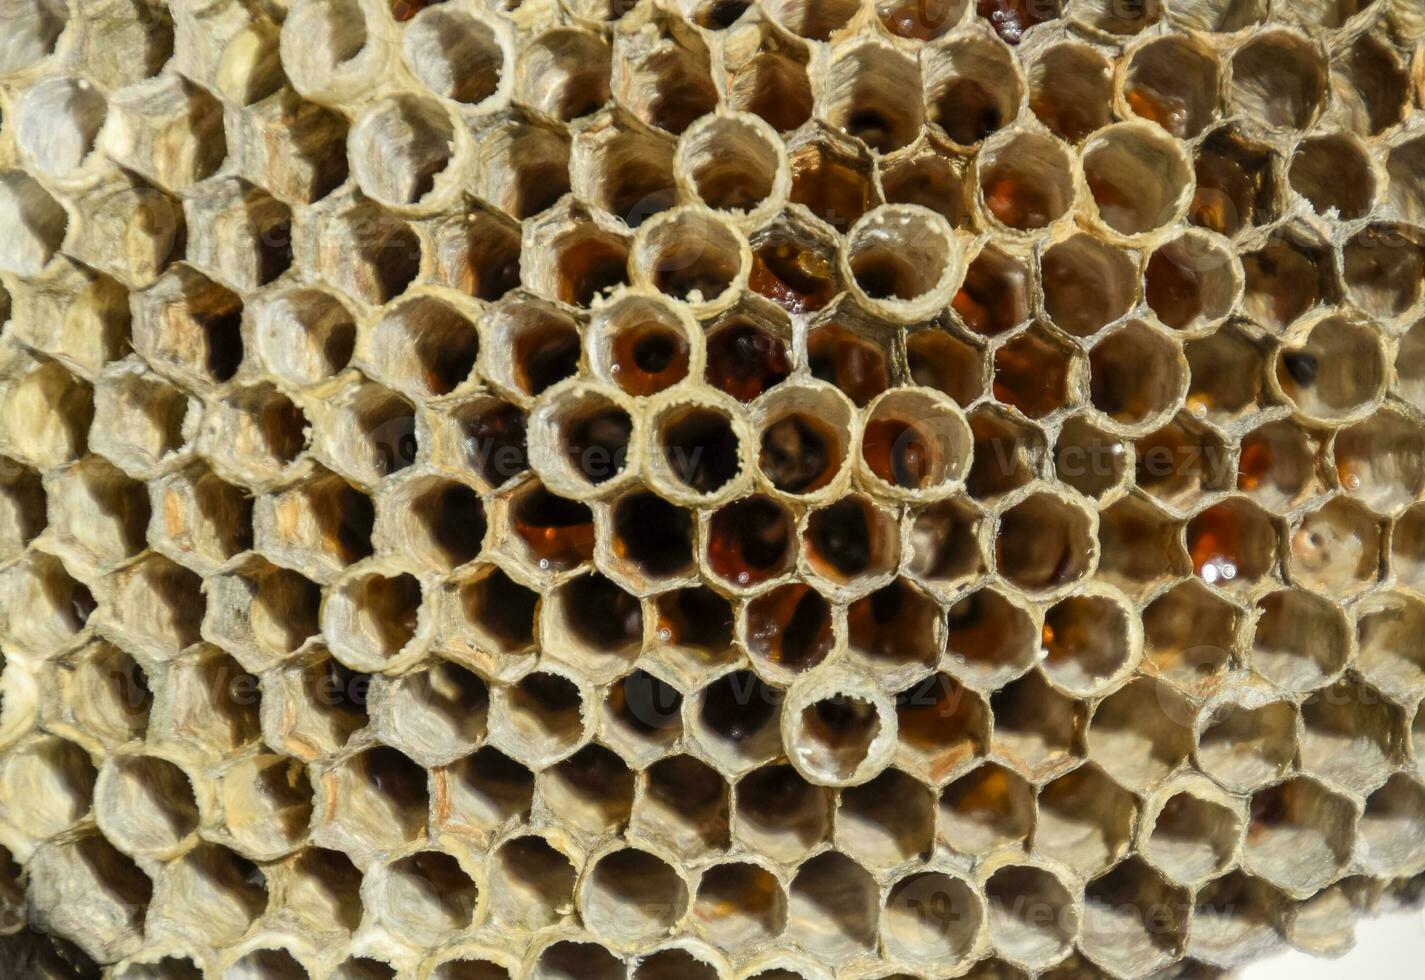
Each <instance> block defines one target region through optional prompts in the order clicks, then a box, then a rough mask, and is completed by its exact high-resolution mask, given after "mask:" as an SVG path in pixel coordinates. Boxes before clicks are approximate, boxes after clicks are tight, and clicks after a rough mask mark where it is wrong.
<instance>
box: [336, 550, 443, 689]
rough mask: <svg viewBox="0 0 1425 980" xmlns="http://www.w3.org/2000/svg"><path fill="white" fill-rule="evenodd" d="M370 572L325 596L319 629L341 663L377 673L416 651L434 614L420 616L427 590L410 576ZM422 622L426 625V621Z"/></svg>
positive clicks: (398, 573) (339, 585)
mask: <svg viewBox="0 0 1425 980" xmlns="http://www.w3.org/2000/svg"><path fill="white" fill-rule="evenodd" d="M388 571H392V572H393V574H391V575H385V574H382V573H381V572H379V571H374V570H366V571H362V572H358V573H356V574H353V575H351V576H349V577H348V578H347V579H346V580H345V581H343V582H341V583H339V584H338V585H337V586H335V587H334V588H333V589H332V590H331V591H330V592H329V593H327V595H326V597H325V601H324V602H323V603H322V607H321V629H322V633H323V634H324V635H325V637H326V641H327V645H328V646H329V647H331V650H332V653H334V654H335V655H336V656H337V658H338V659H340V660H341V661H342V662H343V663H346V664H347V665H348V666H352V667H356V668H357V669H377V668H379V667H381V666H383V665H384V664H386V662H387V661H389V660H391V659H392V658H395V657H398V656H400V655H401V654H403V653H405V654H410V653H411V652H413V651H414V650H416V649H417V648H418V646H419V645H420V643H419V641H418V642H416V643H413V642H412V641H416V640H417V633H418V632H420V631H421V627H422V626H425V627H426V629H425V631H424V632H429V630H430V622H431V620H432V618H433V614H432V613H431V612H427V614H426V615H425V616H424V617H422V616H421V608H422V606H424V605H426V599H427V596H426V591H425V588H424V586H423V585H422V583H421V581H420V580H419V579H417V578H416V577H415V576H414V575H411V574H410V573H408V572H400V571H396V570H394V569H388ZM431 598H432V604H433V601H434V594H432V596H431ZM423 620H424V622H423Z"/></svg>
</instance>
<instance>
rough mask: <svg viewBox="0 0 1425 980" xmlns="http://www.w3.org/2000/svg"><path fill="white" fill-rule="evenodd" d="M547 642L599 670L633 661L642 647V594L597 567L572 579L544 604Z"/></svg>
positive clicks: (586, 667)
mask: <svg viewBox="0 0 1425 980" xmlns="http://www.w3.org/2000/svg"><path fill="white" fill-rule="evenodd" d="M542 611H543V615H542V618H541V634H542V637H543V640H544V643H545V645H546V648H547V649H548V650H549V651H550V652H552V653H554V654H555V655H557V656H562V657H563V658H564V659H565V660H567V661H569V662H571V663H574V664H576V665H578V666H580V667H581V668H583V669H584V670H586V671H594V672H598V673H600V674H602V673H604V672H606V671H608V670H610V669H617V663H618V662H622V661H632V660H633V659H634V658H636V657H637V656H638V653H639V651H640V650H641V649H642V647H643V609H642V605H641V604H640V602H639V600H638V598H637V597H635V596H632V595H630V594H629V593H627V592H625V591H624V590H623V589H622V588H620V587H619V586H618V585H616V584H615V583H614V582H612V581H610V580H609V579H607V578H605V577H604V576H602V575H599V574H596V573H589V574H585V575H580V576H578V577H577V578H573V579H570V580H569V581H567V582H565V583H564V584H562V585H560V586H559V588H558V589H557V590H556V591H554V592H553V593H551V594H550V601H549V602H547V603H545V604H544V605H543V607H542Z"/></svg>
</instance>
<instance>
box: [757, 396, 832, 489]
mask: <svg viewBox="0 0 1425 980" xmlns="http://www.w3.org/2000/svg"><path fill="white" fill-rule="evenodd" d="M854 414H855V409H854V408H853V407H852V405H851V404H850V402H849V401H847V400H846V399H845V398H843V397H841V396H840V395H839V394H835V393H834V392H833V389H830V388H821V387H805V388H802V387H792V386H790V385H787V386H784V387H782V388H781V389H779V390H778V391H777V392H775V393H772V394H769V395H768V396H767V397H766V398H765V399H763V400H762V401H761V403H760V404H759V405H758V407H757V411H756V413H755V414H754V417H753V422H754V424H755V425H756V426H757V429H758V440H759V443H760V445H759V449H758V455H757V468H758V470H759V471H760V473H761V475H762V476H763V477H764V478H765V479H766V480H767V482H769V483H770V484H771V485H772V486H773V487H774V488H775V489H776V490H778V491H780V492H781V493H784V494H788V495H790V496H800V497H811V496H816V497H817V498H819V499H824V498H826V497H827V496H828V495H829V494H831V493H834V492H835V491H834V489H830V488H833V487H834V485H835V484H836V483H837V482H838V478H839V477H840V476H841V474H842V473H843V472H844V471H845V470H846V469H847V456H848V453H849V445H848V444H849V443H850V441H851V431H850V430H851V421H852V418H853V417H854Z"/></svg>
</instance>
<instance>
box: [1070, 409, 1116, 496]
mask: <svg viewBox="0 0 1425 980" xmlns="http://www.w3.org/2000/svg"><path fill="white" fill-rule="evenodd" d="M1127 469H1128V452H1127V446H1126V445H1125V444H1124V442H1123V441H1122V440H1120V439H1118V438H1117V437H1115V436H1112V435H1109V434H1108V433H1105V432H1103V431H1102V430H1100V429H1099V428H1097V427H1096V426H1095V425H1093V423H1091V422H1089V421H1088V419H1087V418H1085V417H1083V416H1076V417H1074V418H1071V419H1069V420H1068V421H1066V422H1065V423H1064V425H1063V426H1062V427H1061V428H1060V429H1059V435H1058V438H1057V439H1056V441H1055V443H1054V475H1055V476H1056V477H1057V478H1058V479H1060V480H1062V481H1063V482H1065V483H1067V484H1068V485H1069V486H1071V487H1073V488H1074V489H1075V490H1077V491H1078V492H1079V493H1081V494H1083V495H1084V496H1086V497H1094V498H1103V497H1104V496H1105V495H1106V494H1108V493H1109V492H1110V491H1112V490H1114V489H1115V488H1117V487H1118V486H1120V485H1121V484H1122V483H1123V480H1124V475H1125V474H1126V472H1127Z"/></svg>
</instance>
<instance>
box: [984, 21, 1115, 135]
mask: <svg viewBox="0 0 1425 980" xmlns="http://www.w3.org/2000/svg"><path fill="white" fill-rule="evenodd" d="M998 5H999V6H1000V7H1008V6H1009V5H1008V4H1005V3H1003V0H1000V2H999V3H998ZM980 6H981V7H982V8H983V7H988V6H990V4H989V3H981V4H980ZM1021 7H1022V8H1023V9H1026V10H1030V9H1031V8H1029V5H1028V4H1023V5H1021ZM991 9H992V8H991ZM1042 10H1044V11H1049V10H1051V6H1050V5H1045V6H1044V7H1043V8H1042ZM1017 12H1018V11H1014V13H1017ZM1004 13H1005V14H1009V15H1011V16H1013V14H1012V13H1011V10H1005V11H1004ZM1011 43H1013V42H1011ZM1031 57H1033V61H1032V62H1031V64H1030V65H1029V67H1028V74H1029V108H1030V111H1032V112H1033V113H1034V115H1035V116H1037V117H1038V118H1039V121H1040V122H1042V123H1043V124H1044V125H1045V126H1046V127H1048V129H1049V131H1050V132H1052V133H1053V134H1054V135H1055V136H1057V137H1059V138H1060V139H1062V140H1064V141H1065V142H1068V143H1078V142H1080V141H1081V140H1083V139H1084V137H1086V136H1088V135H1089V134H1090V133H1092V132H1094V131H1096V130H1098V129H1101V128H1103V127H1104V126H1107V125H1108V124H1109V122H1110V121H1112V119H1113V66H1112V65H1111V64H1109V62H1108V61H1107V60H1106V59H1105V58H1104V56H1103V55H1102V54H1100V53H1099V52H1098V51H1097V50H1095V49H1094V48H1092V47H1090V46H1088V45H1087V44H1076V43H1064V42H1061V43H1058V44H1053V45H1048V46H1046V47H1044V48H1042V49H1041V50H1040V51H1038V52H1036V54H1035V55H1033V56H1031Z"/></svg>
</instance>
